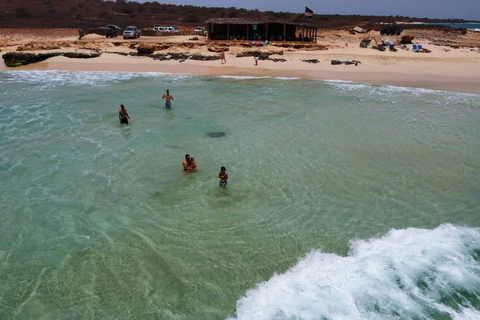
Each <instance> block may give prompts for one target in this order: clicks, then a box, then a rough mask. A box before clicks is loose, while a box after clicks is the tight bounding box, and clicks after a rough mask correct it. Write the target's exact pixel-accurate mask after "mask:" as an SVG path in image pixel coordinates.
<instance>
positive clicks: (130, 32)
mask: <svg viewBox="0 0 480 320" xmlns="http://www.w3.org/2000/svg"><path fill="white" fill-rule="evenodd" d="M127 38H140V29H138V28H137V27H136V26H128V27H126V28H125V30H124V31H123V39H127Z"/></svg>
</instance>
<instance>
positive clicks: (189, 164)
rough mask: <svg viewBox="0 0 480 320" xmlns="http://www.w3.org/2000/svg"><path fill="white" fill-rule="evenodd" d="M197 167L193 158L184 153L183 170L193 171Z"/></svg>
mask: <svg viewBox="0 0 480 320" xmlns="http://www.w3.org/2000/svg"><path fill="white" fill-rule="evenodd" d="M196 167H197V164H196V163H195V160H194V159H193V158H190V155H189V154H188V153H187V154H186V155H185V160H183V171H193V170H195V168H196Z"/></svg>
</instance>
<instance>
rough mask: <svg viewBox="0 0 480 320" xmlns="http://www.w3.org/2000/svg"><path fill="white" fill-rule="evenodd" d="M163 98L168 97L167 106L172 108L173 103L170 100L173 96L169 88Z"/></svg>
mask: <svg viewBox="0 0 480 320" xmlns="http://www.w3.org/2000/svg"><path fill="white" fill-rule="evenodd" d="M162 99H166V102H165V108H169V109H171V108H172V103H171V102H170V100H173V96H172V95H171V94H170V92H169V91H168V90H167V92H166V93H164V94H163V97H162Z"/></svg>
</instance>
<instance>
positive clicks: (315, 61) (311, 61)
mask: <svg viewBox="0 0 480 320" xmlns="http://www.w3.org/2000/svg"><path fill="white" fill-rule="evenodd" d="M302 61H303V62H306V63H319V62H320V61H318V59H307V60H302Z"/></svg>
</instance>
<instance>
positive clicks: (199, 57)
mask: <svg viewBox="0 0 480 320" xmlns="http://www.w3.org/2000/svg"><path fill="white" fill-rule="evenodd" d="M190 59H191V60H199V61H214V60H220V59H221V58H220V56H219V55H214V56H210V55H209V56H206V55H203V54H194V55H192V56H191V57H190Z"/></svg>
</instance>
